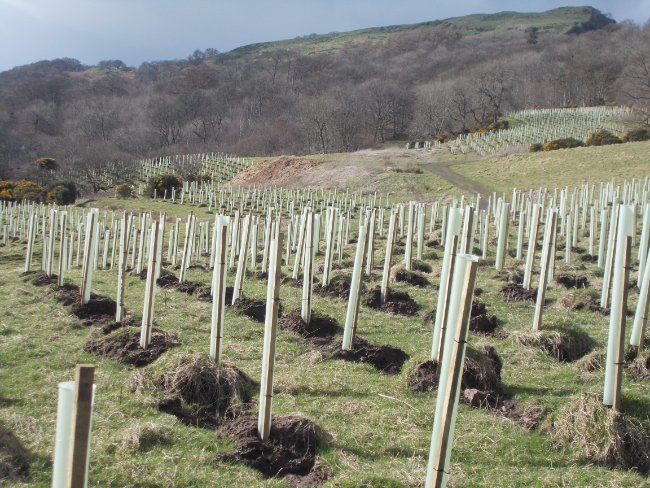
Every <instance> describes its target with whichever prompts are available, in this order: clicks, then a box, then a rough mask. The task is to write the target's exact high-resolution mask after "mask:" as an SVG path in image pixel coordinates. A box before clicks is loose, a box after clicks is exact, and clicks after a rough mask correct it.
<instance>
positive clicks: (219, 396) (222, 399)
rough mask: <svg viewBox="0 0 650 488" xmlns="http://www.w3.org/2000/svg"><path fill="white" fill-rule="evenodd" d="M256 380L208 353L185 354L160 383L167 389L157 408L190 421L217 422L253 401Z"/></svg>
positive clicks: (184, 420)
mask: <svg viewBox="0 0 650 488" xmlns="http://www.w3.org/2000/svg"><path fill="white" fill-rule="evenodd" d="M254 386H255V383H254V382H253V381H252V380H251V379H250V378H249V377H248V376H247V375H246V374H244V373H243V372H242V371H240V370H239V369H237V368H235V367H234V366H226V365H222V366H221V367H218V366H217V364H216V363H215V362H214V361H213V360H212V359H211V358H210V357H209V356H208V355H206V354H196V355H194V356H187V357H184V358H182V359H181V360H180V361H179V363H178V364H177V366H176V367H175V368H174V369H173V370H172V371H170V372H168V373H165V374H163V375H162V376H161V377H160V379H159V380H158V382H157V387H158V388H159V389H162V390H163V391H164V392H165V393H166V395H167V396H166V397H165V398H163V399H162V400H160V401H159V402H158V408H159V409H160V410H162V411H164V412H167V413H171V414H173V415H175V416H176V417H178V419H179V420H181V421H182V422H184V423H186V424H188V425H198V426H215V425H218V424H219V423H220V419H221V418H224V417H227V418H234V417H235V416H236V415H237V414H238V413H239V412H240V409H241V406H242V405H244V404H246V403H248V402H250V399H251V390H252V389H253V387H254Z"/></svg>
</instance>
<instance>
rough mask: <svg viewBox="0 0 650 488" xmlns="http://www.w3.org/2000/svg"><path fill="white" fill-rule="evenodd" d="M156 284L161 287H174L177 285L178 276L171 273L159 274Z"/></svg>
mask: <svg viewBox="0 0 650 488" xmlns="http://www.w3.org/2000/svg"><path fill="white" fill-rule="evenodd" d="M156 284H157V285H158V286H160V287H162V288H176V287H177V286H178V278H176V276H174V275H173V274H171V273H170V274H161V275H160V277H159V278H158V279H157V280H156Z"/></svg>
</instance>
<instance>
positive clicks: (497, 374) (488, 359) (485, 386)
mask: <svg viewBox="0 0 650 488" xmlns="http://www.w3.org/2000/svg"><path fill="white" fill-rule="evenodd" d="M502 367H503V362H502V361H501V358H500V357H499V355H498V354H497V352H496V350H495V349H494V347H493V346H491V345H488V344H483V345H480V346H479V347H478V348H476V349H475V348H473V347H468V348H467V349H466V353H465V364H464V365H463V377H462V384H461V388H463V389H466V388H475V389H479V390H488V391H493V392H501V391H502V386H501V368H502ZM438 378H439V377H438V363H437V361H435V360H433V359H429V360H427V361H424V362H422V363H419V364H416V365H415V367H414V368H413V369H412V370H411V371H410V372H409V374H408V376H407V384H408V387H409V389H410V390H411V391H413V392H423V391H429V390H432V389H434V388H436V387H437V386H438Z"/></svg>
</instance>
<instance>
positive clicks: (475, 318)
mask: <svg viewBox="0 0 650 488" xmlns="http://www.w3.org/2000/svg"><path fill="white" fill-rule="evenodd" d="M496 328H497V316H496V315H492V314H489V313H487V308H486V307H485V303H483V302H481V301H479V300H474V301H473V302H472V312H471V318H470V321H469V330H471V331H472V332H475V333H477V334H493V333H494V330H495V329H496Z"/></svg>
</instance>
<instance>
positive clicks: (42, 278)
mask: <svg viewBox="0 0 650 488" xmlns="http://www.w3.org/2000/svg"><path fill="white" fill-rule="evenodd" d="M22 275H23V276H24V277H25V281H28V282H29V283H31V284H32V285H34V286H47V285H52V284H55V283H56V282H57V281H58V276H56V275H52V276H48V275H46V274H45V273H42V272H40V273H34V272H32V271H28V272H27V273H23V274H22Z"/></svg>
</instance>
